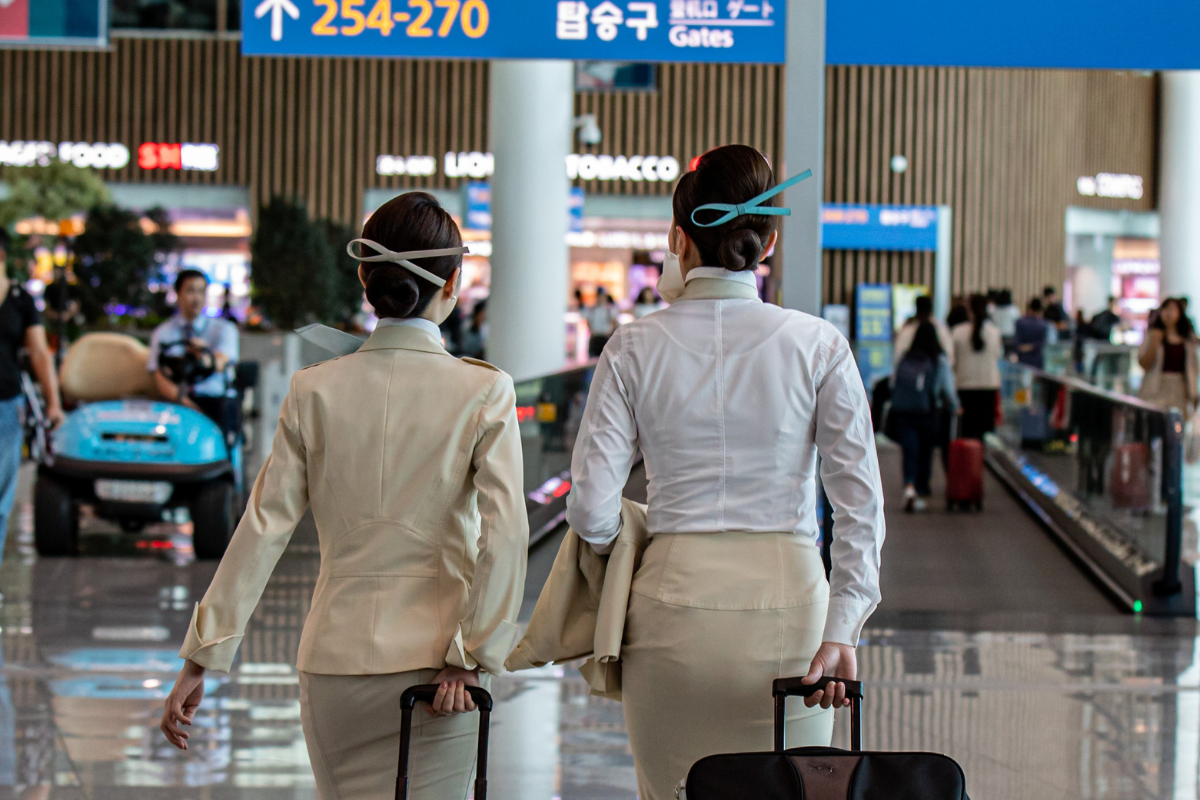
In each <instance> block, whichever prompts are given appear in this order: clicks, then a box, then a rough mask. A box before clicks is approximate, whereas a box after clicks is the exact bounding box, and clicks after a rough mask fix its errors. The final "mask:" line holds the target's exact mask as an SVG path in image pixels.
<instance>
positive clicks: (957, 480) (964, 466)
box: [946, 439, 983, 511]
mask: <svg viewBox="0 0 1200 800" xmlns="http://www.w3.org/2000/svg"><path fill="white" fill-rule="evenodd" d="M955 506H960V507H962V508H963V509H964V510H967V509H969V508H970V507H971V506H974V507H975V508H976V509H977V510H979V511H982V510H983V442H981V441H979V440H978V439H955V440H954V441H952V442H951V443H950V454H949V458H948V463H947V467H946V510H947V511H953V510H954V507H955Z"/></svg>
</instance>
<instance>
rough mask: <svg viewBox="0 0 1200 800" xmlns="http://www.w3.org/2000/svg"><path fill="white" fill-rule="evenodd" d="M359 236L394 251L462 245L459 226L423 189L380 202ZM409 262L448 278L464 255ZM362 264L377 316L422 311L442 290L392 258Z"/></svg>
mask: <svg viewBox="0 0 1200 800" xmlns="http://www.w3.org/2000/svg"><path fill="white" fill-rule="evenodd" d="M362 238H364V239H370V240H371V241H372V242H376V243H378V244H381V245H383V246H384V247H386V248H387V249H388V250H391V251H392V252H393V253H403V252H407V251H410V250H442V249H445V248H449V247H462V234H460V233H459V231H458V226H457V225H455V224H454V220H453V219H452V218H451V217H450V215H449V214H448V213H446V210H445V209H444V208H442V207H441V206H440V205H438V201H437V198H435V197H434V196H433V195H431V194H427V193H426V192H408V193H407V194H402V195H400V196H399V197H394V198H392V199H391V200H389V201H388V202H386V203H384V204H383V205H382V206H380V207H379V208H378V209H377V210H376V211H375V213H374V214H372V215H371V218H370V219H369V220H367V224H366V225H364V226H363V232H362ZM355 246H356V247H357V248H359V250H360V251H361V252H362V254H363V255H374V254H375V251H374V250H372V249H371V248H369V247H363V246H362V245H355ZM412 262H413V263H414V264H416V265H417V266H418V267H421V268H422V269H425V270H428V271H429V272H432V273H433V274H434V275H437V276H438V277H439V278H444V279H446V280H449V279H450V275H451V274H452V273H453V272H454V270H456V269H457V268H458V267H459V265H460V264H462V256H437V257H434V258H414V259H412ZM362 267H363V272H364V274H365V275H366V278H367V300H368V301H369V302H370V303H371V305H372V306H374V307H375V313H376V315H378V316H380V317H394V318H397V319H408V318H411V317H416V316H420V314H421V313H422V312H423V311H424V310H425V309H426V308H427V307H428V306H429V301H430V300H432V299H433V296H434V295H435V294H437V292H438V291H439V290H440V287H438V286H435V285H434V284H432V283H430V282H429V281H427V280H425V279H424V278H419V277H417V276H416V275H414V274H413V273H411V272H409V271H408V270H406V269H405V268H404V267H403V266H401V265H400V264H394V263H392V262H391V261H364V262H362Z"/></svg>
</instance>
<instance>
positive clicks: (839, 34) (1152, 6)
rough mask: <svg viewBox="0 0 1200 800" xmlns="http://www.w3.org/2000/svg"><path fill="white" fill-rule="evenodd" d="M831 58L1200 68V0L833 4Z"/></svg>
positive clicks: (873, 0)
mask: <svg viewBox="0 0 1200 800" xmlns="http://www.w3.org/2000/svg"><path fill="white" fill-rule="evenodd" d="M827 7H828V11H827V25H826V46H825V57H826V61H827V62H828V63H830V64H880V65H895V66H960V67H1049V68H1062V69H1121V70H1164V69H1172V70H1174V69H1200V2H1197V0H1087V2H1082V1H1081V0H1004V2H999V0H967V1H966V2H964V0H909V1H908V2H904V3H898V2H896V0H829V3H828V4H827Z"/></svg>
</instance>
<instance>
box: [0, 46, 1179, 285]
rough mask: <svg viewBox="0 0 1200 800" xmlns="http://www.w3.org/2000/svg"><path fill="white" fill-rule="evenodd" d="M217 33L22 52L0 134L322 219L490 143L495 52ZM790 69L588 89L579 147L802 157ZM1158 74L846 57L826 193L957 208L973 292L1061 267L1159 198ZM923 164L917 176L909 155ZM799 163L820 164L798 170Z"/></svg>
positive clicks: (7, 64) (882, 262) (855, 274)
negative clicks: (461, 58) (416, 163)
mask: <svg viewBox="0 0 1200 800" xmlns="http://www.w3.org/2000/svg"><path fill="white" fill-rule="evenodd" d="M238 47H239V45H238V43H237V42H236V41H231V40H216V39H153V38H130V39H114V41H113V46H112V49H111V50H110V51H107V52H94V51H92V52H69V51H42V52H39V51H21V50H0V85H3V86H4V87H5V88H4V90H3V91H0V139H3V140H9V141H11V140H15V139H25V140H29V139H37V140H40V139H45V140H50V141H55V142H58V141H67V140H72V141H74V140H86V141H113V142H121V143H123V144H126V145H127V146H130V147H131V149H135V148H136V147H137V145H138V144H140V143H141V142H145V141H202V142H216V143H217V144H219V145H220V146H221V160H220V169H219V170H218V171H217V172H215V173H200V172H162V171H154V172H147V171H145V170H141V169H139V168H138V167H137V166H136V165H135V164H131V165H130V166H129V167H126V168H125V169H123V170H120V171H117V172H116V173H115V174H114V173H108V174H107V175H106V177H107V178H109V179H110V180H115V181H123V182H145V183H182V184H201V185H202V184H223V185H237V186H245V187H248V189H249V192H250V196H251V201H252V203H254V204H255V205H256V206H257V205H258V204H259V203H262V202H265V201H266V200H268V199H269V198H270V197H271V196H273V195H277V194H285V195H298V196H300V197H303V198H304V199H305V200H306V201H307V202H308V204H309V207H310V210H311V211H312V212H313V213H314V214H316V215H318V216H328V217H334V218H337V219H341V220H344V221H346V222H354V221H356V220H358V219H361V215H362V201H363V195H364V192H365V190H366V189H367V188H370V187H391V188H403V187H436V188H453V187H455V186H457V185H458V184H459V181H458V180H456V179H447V178H445V177H444V176H443V174H442V170H443V162H442V156H443V154H444V153H445V152H447V151H455V152H458V151H472V150H478V151H486V150H487V149H488V148H487V144H488V132H487V105H488V64H487V63H486V62H476V61H472V62H449V61H387V60H370V59H292V58H272V59H265V58H242V57H241V55H240V54H239V52H238ZM782 93H783V74H782V70H781V69H780V68H778V67H772V66H760V65H730V66H714V65H697V64H668V65H662V66H661V67H660V68H659V88H658V90H657V91H649V92H585V93H579V94H578V95H577V96H576V100H575V110H576V113H578V114H586V113H591V114H596V115H597V118H598V121H599V123H600V128H601V130H602V132H603V134H604V140H603V142H602V144H601V145H600V146H598V147H591V148H589V147H582V146H581V147H580V149H579V152H596V153H611V154H618V153H622V154H626V155H673V156H675V157H676V158H677V159H679V161H680V163H681V164H684V165H686V163H687V161H688V160H689V159H690V158H692V157H693V156H695V155H699V154H701V153H703V152H704V151H706V150H708V149H710V148H712V147H715V146H717V145H720V144H725V143H729V142H740V143H744V144H750V145H753V146H755V147H758V148H759V149H761V150H762V151H763V152H764V153H766V154H767V156H768V157H769V158H770V159H771V160H772V162H773V163H776V164H779V163H782V129H781V124H782V121H781V114H780V105H781V102H782V96H783V95H782ZM1156 103H1157V84H1156V81H1155V79H1154V78H1153V77H1149V76H1145V75H1140V74H1128V73H1126V74H1122V73H1106V72H1066V71H1032V70H981V69H958V68H914V67H903V68H884V67H847V66H831V67H829V68H828V72H827V90H826V145H827V147H826V156H825V199H826V200H827V201H830V202H843V203H856V202H873V203H895V204H921V205H934V204H946V205H949V206H950V207H951V208H952V209H953V213H954V235H953V247H954V254H953V263H954V276H953V283H952V286H953V290H954V291H955V292H956V293H958V292H967V291H975V290H979V289H984V288H987V287H989V286H997V285H1008V286H1012V287H1013V288H1014V290H1015V291H1016V292H1017V294H1018V296H1025V295H1028V294H1029V293H1031V292H1033V291H1034V290H1035V289H1037V288H1038V287H1040V286H1041V285H1042V284H1044V283H1047V282H1057V281H1059V280H1061V277H1062V270H1063V255H1064V244H1065V243H1064V233H1063V216H1064V213H1065V209H1066V207H1067V206H1069V205H1089V206H1095V207H1100V208H1128V209H1133V210H1145V209H1149V208H1153V207H1154V202H1155V186H1154V183H1155V181H1154V176H1155V138H1156V113H1157V112H1156ZM380 154H393V155H431V156H434V157H435V158H436V159H437V160H438V174H437V175H436V176H433V177H429V178H412V177H381V176H378V175H376V174H375V169H374V166H375V158H376V156H378V155H380ZM897 154H903V155H905V156H907V157H908V160H909V169H908V171H907V172H906V173H905V174H903V175H896V174H894V173H892V172H891V170H890V168H889V162H890V159H891V157H892V156H893V155H897ZM796 166H797V167H802V166H808V165H796ZM1098 172H1118V173H1132V174H1137V175H1141V176H1143V177H1144V179H1145V182H1146V184H1145V185H1146V193H1145V196H1144V197H1143V198H1142V199H1141V200H1140V201H1128V200H1103V199H1097V198H1082V197H1080V196H1079V195H1078V194H1077V192H1076V189H1075V182H1076V180H1077V178H1078V177H1079V176H1082V175H1094V174H1096V173H1098ZM581 185H583V186H584V187H585V188H586V190H587V191H589V192H593V193H599V194H626V195H668V194H670V192H671V189H672V187H671V185H669V184H665V183H650V182H637V183H634V182H628V181H593V182H587V183H583V184H581ZM824 264H825V268H826V275H825V282H824V292H825V300H826V302H848V301H849V300H850V299H851V297H852V293H853V287H854V285H855V284H856V283H858V282H860V281H905V282H916V283H929V282H931V281H932V277H933V257H932V255H931V254H924V253H916V254H912V253H909V254H900V253H866V252H842V251H838V252H828V253H826V254H825V257H824Z"/></svg>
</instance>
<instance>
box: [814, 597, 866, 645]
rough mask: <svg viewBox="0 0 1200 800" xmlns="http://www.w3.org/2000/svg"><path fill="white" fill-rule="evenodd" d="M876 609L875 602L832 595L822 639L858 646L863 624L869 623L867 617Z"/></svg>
mask: <svg viewBox="0 0 1200 800" xmlns="http://www.w3.org/2000/svg"><path fill="white" fill-rule="evenodd" d="M874 610H875V604H873V603H863V602H858V601H854V600H849V599H847V598H842V597H831V598H830V599H829V611H828V614H827V616H826V617H825V635H824V636H823V637H822V639H821V641H824V642H833V643H834V644H844V645H849V646H850V647H858V642H859V639H861V638H862V629H863V626H864V625H866V624H867V619H869V618H870V616H871V612H873V611H874Z"/></svg>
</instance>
